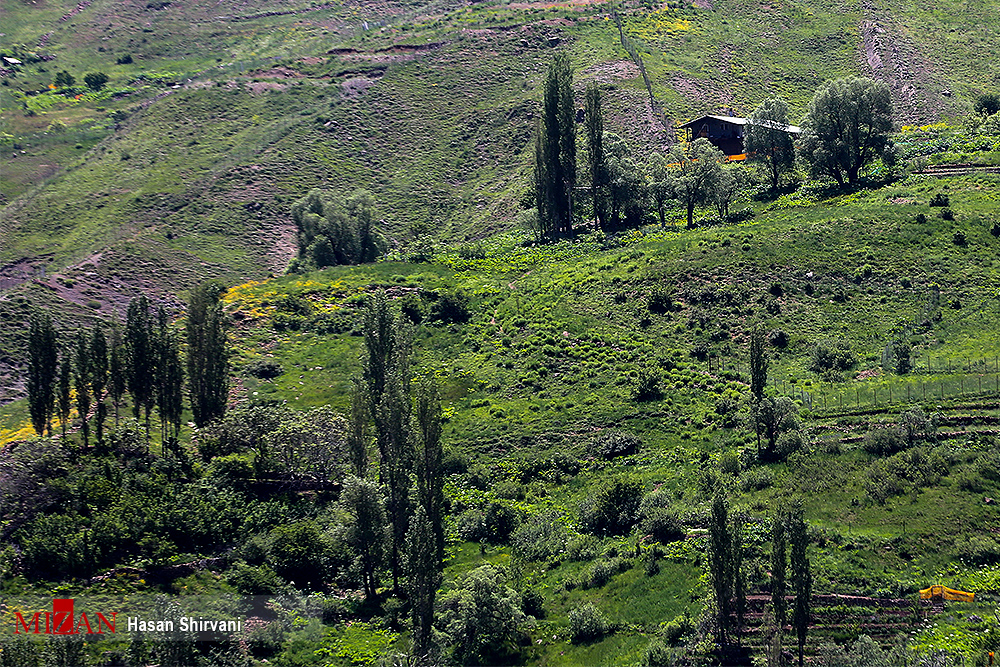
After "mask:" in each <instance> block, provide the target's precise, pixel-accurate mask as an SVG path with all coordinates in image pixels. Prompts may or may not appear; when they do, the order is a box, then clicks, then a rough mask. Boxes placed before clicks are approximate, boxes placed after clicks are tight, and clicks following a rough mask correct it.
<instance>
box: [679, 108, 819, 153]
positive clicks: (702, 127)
mask: <svg viewBox="0 0 1000 667" xmlns="http://www.w3.org/2000/svg"><path fill="white" fill-rule="evenodd" d="M749 123H750V120H749V119H748V118H737V117H736V116H711V115H709V116H702V117H701V118H695V119H694V120H692V121H688V122H687V123H684V124H683V125H680V126H678V128H679V129H681V130H685V131H686V132H687V138H688V141H693V140H695V139H699V138H702V137H704V138H705V139H708V140H709V141H711V142H712V145H713V146H715V147H716V148H718V149H719V150H720V151H722V152H723V153H725V154H726V155H729V156H732V155H742V154H743V153H744V148H743V137H744V135H745V130H746V126H747V125H749ZM778 129H781V130H784V131H785V132H788V133H789V134H793V135H795V136H798V135H799V132H800V130H799V128H798V127H796V126H794V125H783V126H781V127H780V128H778Z"/></svg>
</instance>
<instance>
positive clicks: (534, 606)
mask: <svg viewBox="0 0 1000 667" xmlns="http://www.w3.org/2000/svg"><path fill="white" fill-rule="evenodd" d="M544 602H545V599H544V598H543V597H542V594H541V593H539V592H538V591H537V590H536V589H534V588H528V589H526V590H525V591H523V592H522V593H521V610H522V611H524V613H525V614H527V615H528V616H534V617H535V618H545V607H544V606H543V603H544Z"/></svg>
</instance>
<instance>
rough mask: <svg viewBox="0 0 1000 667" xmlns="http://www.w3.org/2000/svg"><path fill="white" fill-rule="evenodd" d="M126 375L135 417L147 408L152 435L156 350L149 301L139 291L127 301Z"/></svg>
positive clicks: (147, 430)
mask: <svg viewBox="0 0 1000 667" xmlns="http://www.w3.org/2000/svg"><path fill="white" fill-rule="evenodd" d="M125 359H126V361H125V368H126V372H125V377H126V383H125V384H126V386H127V387H128V391H129V394H131V395H132V416H133V417H135V418H136V419H139V414H140V412H141V411H142V409H143V408H145V409H146V435H147V436H148V435H149V413H150V411H151V410H152V408H153V404H154V402H155V400H156V394H155V391H154V388H155V386H156V385H155V377H156V349H155V345H154V341H153V323H152V318H151V317H150V314H149V300H148V299H147V298H146V296H145V295H142V294H140V295H139V296H137V297H135V298H134V299H132V300H131V301H129V304H128V311H127V314H126V319H125Z"/></svg>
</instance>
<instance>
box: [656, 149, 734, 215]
mask: <svg viewBox="0 0 1000 667" xmlns="http://www.w3.org/2000/svg"><path fill="white" fill-rule="evenodd" d="M723 159H725V155H723V153H722V151H720V150H719V149H718V148H716V147H715V146H713V145H712V143H711V142H710V141H709V140H708V139H705V138H704V137H702V138H698V139H695V140H694V141H692V142H691V143H690V144H685V145H683V146H675V147H674V148H673V150H671V151H670V165H671V169H672V170H673V174H672V179H671V182H672V183H673V191H674V197H675V198H676V199H677V200H678V201H680V202H681V203H682V204H683V205H684V206H685V207H686V208H687V224H688V227H692V226H693V225H694V207H695V206H700V205H703V204H707V203H709V202H711V201H713V198H714V195H715V190H716V188H717V187H718V184H719V180H720V179H721V178H722V160H723Z"/></svg>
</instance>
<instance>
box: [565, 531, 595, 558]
mask: <svg viewBox="0 0 1000 667" xmlns="http://www.w3.org/2000/svg"><path fill="white" fill-rule="evenodd" d="M600 547H601V543H600V541H599V540H598V539H597V538H596V537H594V536H592V535H577V536H576V537H574V538H573V539H571V540H570V541H569V542H568V543H567V544H566V557H567V558H568V559H569V560H571V561H576V562H582V561H588V560H594V558H596V557H597V552H598V550H599V549H600Z"/></svg>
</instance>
